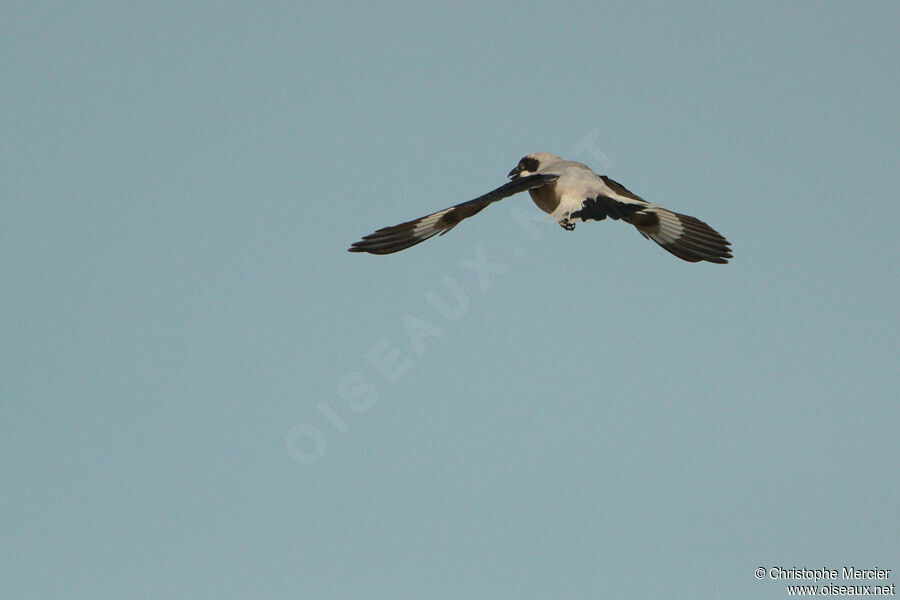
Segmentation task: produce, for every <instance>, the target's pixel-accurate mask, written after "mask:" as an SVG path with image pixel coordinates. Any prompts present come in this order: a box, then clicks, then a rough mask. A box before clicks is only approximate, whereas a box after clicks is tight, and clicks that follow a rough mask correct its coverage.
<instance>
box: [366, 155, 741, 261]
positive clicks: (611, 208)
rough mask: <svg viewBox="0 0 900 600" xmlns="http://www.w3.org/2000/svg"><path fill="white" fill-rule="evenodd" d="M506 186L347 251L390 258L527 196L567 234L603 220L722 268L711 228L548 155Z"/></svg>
mask: <svg viewBox="0 0 900 600" xmlns="http://www.w3.org/2000/svg"><path fill="white" fill-rule="evenodd" d="M509 178H510V179H511V181H510V182H509V183H507V184H506V185H502V186H500V187H498V188H497V189H496V190H494V191H492V192H488V193H487V194H485V195H484V196H480V197H478V198H475V199H474V200H469V201H468V202H463V203H462V204H457V205H456V206H451V207H450V208H446V209H444V210H441V211H438V212H436V213H432V214H430V215H427V216H424V217H422V218H420V219H415V220H414V221H407V222H406V223H401V224H400V225H394V226H393V227H385V228H384V229H379V230H378V231H376V232H375V233H372V234H370V235H367V236H365V237H364V238H363V239H362V240H360V241H358V242H355V243H354V244H352V245H351V246H350V248H349V250H350V252H369V253H370V254H391V253H393V252H398V251H400V250H404V249H406V248H409V247H410V246H415V245H416V244H418V243H419V242H424V241H425V240H427V239H428V238H430V237H432V236H434V235H436V234H441V235H443V234H445V233H447V232H448V231H450V230H451V229H453V228H454V227H456V225H457V224H458V223H459V222H460V221H462V220H463V219H465V218H467V217H471V216H472V215H474V214H476V213H478V212H480V211H481V209H483V208H484V207H485V206H487V205H488V204H492V203H494V202H497V201H498V200H502V199H503V198H506V197H507V196H512V195H513V194H518V193H519V192H524V191H525V190H528V193H529V194H530V195H531V199H532V200H534V203H535V204H537V206H538V208H540V209H541V210H542V211H544V212H545V213H548V214H549V215H550V216H551V217H552V218H554V219H556V221H557V222H558V223H559V224H560V225H562V227H563V229H565V230H566V231H572V230H573V229H575V221H576V220H577V219H581V220H582V221H602V220H603V219H605V218H606V217H609V218H611V219H614V220H619V219H621V220H622V221H625V222H626V223H630V224H631V225H634V226H635V227H636V228H637V230H638V231H639V232H640V234H641V235H643V236H644V237H645V238H649V239H651V240H653V241H654V242H656V243H657V244H659V245H660V246H662V247H663V248H664V249H666V250H668V251H669V252H671V253H672V254H674V255H675V256H677V257H678V258H680V259H682V260H686V261H689V262H699V261H701V260H705V261H708V262H712V263H722V264H724V263H727V262H728V259H729V258H731V249H730V248H729V245H730V244H729V242H728V240H726V239H725V238H724V237H722V235H720V234H719V233H718V232H717V231H715V230H714V229H713V228H712V227H710V226H709V225H707V224H706V223H704V222H703V221H701V220H699V219H695V218H694V217H689V216H687V215H681V214H678V213H675V212H672V211H669V210H666V209H665V208H663V207H662V206H657V205H655V204H650V203H649V202H647V201H646V200H644V199H643V198H641V197H639V196H637V195H635V194H632V193H631V192H629V191H628V190H627V189H625V187H624V186H623V185H622V184H620V183H617V182H615V181H613V180H612V179H610V178H609V177H606V176H605V175H597V174H596V173H594V172H593V171H592V170H591V169H590V168H589V167H587V166H586V165H583V164H581V163H579V162H574V161H570V160H563V159H562V158H560V157H558V156H554V155H553V154H547V153H545V152H535V153H534V154H529V155H528V156H526V157H524V158H523V159H522V160H520V161H519V164H518V165H517V166H516V168H515V169H513V170H512V171H510V172H509Z"/></svg>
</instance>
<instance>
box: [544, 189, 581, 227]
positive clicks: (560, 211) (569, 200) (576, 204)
mask: <svg viewBox="0 0 900 600" xmlns="http://www.w3.org/2000/svg"><path fill="white" fill-rule="evenodd" d="M583 205H584V196H583V195H578V196H572V195H570V194H563V195H562V197H561V198H560V199H559V205H558V206H557V207H556V210H554V211H553V212H552V213H550V216H549V217H548V218H553V219H556V222H557V223H562V222H563V221H565V220H567V219H568V218H569V217H570V216H571V215H572V213H573V212H575V211H578V210H581V208H582V206H583Z"/></svg>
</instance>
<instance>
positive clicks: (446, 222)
mask: <svg viewBox="0 0 900 600" xmlns="http://www.w3.org/2000/svg"><path fill="white" fill-rule="evenodd" d="M558 177H559V175H546V174H539V175H528V176H526V177H520V178H518V179H515V180H513V181H510V182H509V183H507V184H506V185H501V186H500V187H498V188H497V189H496V190H494V191H492V192H488V193H487V194H485V195H484V196H479V197H478V198H475V199H474V200H469V201H468V202H463V203H462V204H457V205H456V206H451V207H450V208H445V209H444V210H439V211H438V212H436V213H431V214H430V215H426V216H424V217H421V218H419V219H414V220H412V221H407V222H406V223H400V224H399V225H394V226H393V227H385V228H383V229H379V230H378V231H376V232H375V233H370V234H369V235H367V236H365V237H363V239H361V240H360V241H358V242H354V243H353V244H351V246H350V248H349V249H348V250H349V251H350V252H368V253H369V254H391V253H393V252H399V251H400V250H405V249H406V248H409V247H410V246H415V245H416V244H418V243H419V242H424V241H425V240H427V239H428V238H430V237H432V236H434V235H437V234H441V235H443V234H445V233H447V232H448V231H450V230H451V229H453V228H454V227H456V225H457V224H458V223H459V222H460V221H462V220H463V219H466V218H468V217H471V216H472V215H474V214H477V213H478V212H480V211H481V210H482V209H483V208H484V207H485V206H487V205H488V204H491V203H493V202H497V201H498V200H502V199H503V198H506V197H508V196H512V195H513V194H518V193H519V192H524V191H526V190H530V189H533V188H536V187H540V186H542V185H547V184H549V183H553V182H554V181H556V180H557V178H558Z"/></svg>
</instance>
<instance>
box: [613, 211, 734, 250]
mask: <svg viewBox="0 0 900 600" xmlns="http://www.w3.org/2000/svg"><path fill="white" fill-rule="evenodd" d="M629 222H630V223H631V224H632V225H634V226H635V227H637V230H638V231H639V232H640V233H641V235H643V236H644V237H645V238H650V239H651V240H653V241H654V242H656V243H657V244H659V245H660V246H662V247H663V249H664V250H667V251H668V252H671V253H672V254H674V255H675V256H677V257H678V258H680V259H682V260H686V261H688V262H699V261H701V260H705V261H707V262H711V263H719V264H725V263H727V262H728V259H729V258H731V248H730V247H729V246H730V245H731V242H729V241H728V240H726V239H725V237H724V236H722V234H720V233H719V232H718V231H716V230H715V229H713V228H712V227H710V226H709V225H707V224H706V223H704V222H703V221H701V220H700V219H697V218H695V217H690V216H688V215H682V214H678V213H675V212H672V211H670V210H666V209H665V208H663V207H661V206H653V205H651V206H650V207H648V208H646V209H644V210H642V211H640V212H637V213H635V214H634V215H633V216H632V217H631V220H629Z"/></svg>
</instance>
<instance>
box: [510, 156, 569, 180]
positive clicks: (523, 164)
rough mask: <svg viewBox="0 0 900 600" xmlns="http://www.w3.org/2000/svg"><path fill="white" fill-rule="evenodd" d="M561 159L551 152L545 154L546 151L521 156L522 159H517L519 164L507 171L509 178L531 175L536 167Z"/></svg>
mask: <svg viewBox="0 0 900 600" xmlns="http://www.w3.org/2000/svg"><path fill="white" fill-rule="evenodd" d="M559 160H562V159H561V158H559V157H558V156H555V155H553V154H547V153H546V152H535V153H533V154H529V155H528V156H523V157H522V160H520V161H519V164H517V165H516V168H515V169H513V170H512V171H510V172H509V175H507V177H509V178H510V179H518V178H519V177H527V176H528V175H533V174H534V173H535V172H536V171H537V170H538V169H540V168H541V167H542V166H544V165H546V164H547V163H551V162H556V161H559Z"/></svg>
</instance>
